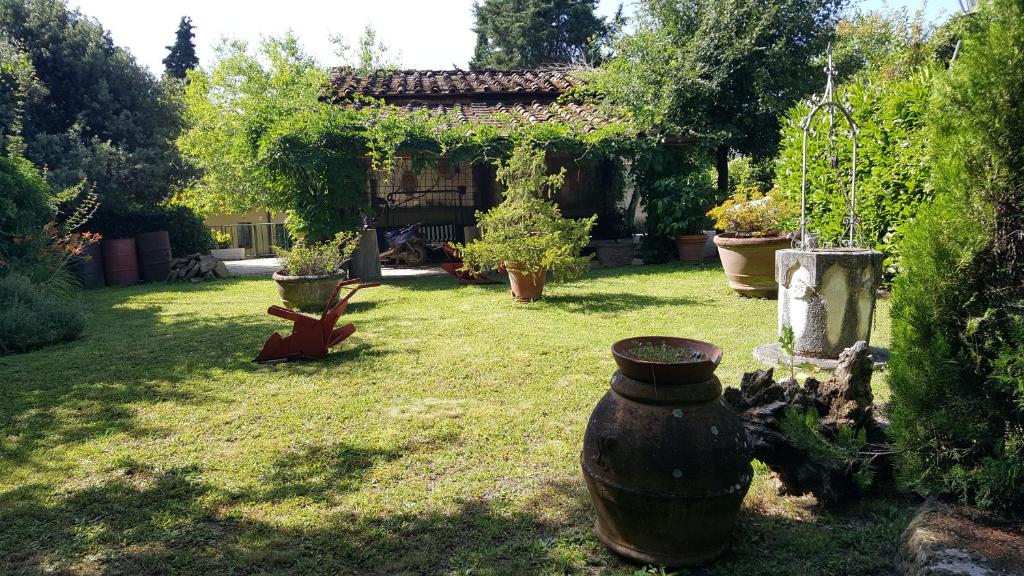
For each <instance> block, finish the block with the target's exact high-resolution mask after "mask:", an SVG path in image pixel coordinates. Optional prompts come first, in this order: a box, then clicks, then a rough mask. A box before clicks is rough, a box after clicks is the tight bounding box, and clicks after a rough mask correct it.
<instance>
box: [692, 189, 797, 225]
mask: <svg viewBox="0 0 1024 576" xmlns="http://www.w3.org/2000/svg"><path fill="white" fill-rule="evenodd" d="M799 214H800V209H799V208H798V207H797V206H796V205H795V204H794V203H793V201H792V200H790V199H788V198H786V197H785V196H783V195H782V194H780V193H779V189H778V188H772V189H771V190H770V191H769V192H768V193H767V194H764V193H762V192H761V191H760V190H758V189H757V188H756V187H752V188H741V189H739V190H737V191H736V192H735V193H734V194H733V195H732V197H730V198H729V199H728V200H726V201H725V202H723V203H722V204H721V205H720V206H718V207H717V208H714V209H713V210H711V211H709V212H708V216H710V217H711V218H712V219H714V220H715V228H716V229H718V230H722V231H724V232H728V233H730V234H735V235H737V236H741V237H761V236H772V235H775V234H779V233H781V232H785V231H786V230H791V229H792V227H793V224H794V219H795V218H796V217H797V216H798V215H799Z"/></svg>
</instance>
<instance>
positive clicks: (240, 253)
mask: <svg viewBox="0 0 1024 576" xmlns="http://www.w3.org/2000/svg"><path fill="white" fill-rule="evenodd" d="M210 256H213V257H214V258H216V259H217V260H245V248H214V249H213V250H210Z"/></svg>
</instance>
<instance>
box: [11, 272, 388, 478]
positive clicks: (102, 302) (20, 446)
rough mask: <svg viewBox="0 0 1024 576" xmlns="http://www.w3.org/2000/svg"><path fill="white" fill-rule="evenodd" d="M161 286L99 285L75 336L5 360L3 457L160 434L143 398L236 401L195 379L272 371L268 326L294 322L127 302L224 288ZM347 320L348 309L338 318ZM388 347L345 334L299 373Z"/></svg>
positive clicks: (19, 458) (258, 311)
mask: <svg viewBox="0 0 1024 576" xmlns="http://www.w3.org/2000/svg"><path fill="white" fill-rule="evenodd" d="M157 288H158V289H155V288H152V287H149V286H146V287H138V288H136V289H127V288H117V289H111V290H109V291H106V290H105V291H101V293H94V294H92V295H91V296H92V297H93V298H95V299H96V300H97V302H96V303H95V306H93V310H92V312H91V313H90V316H89V319H88V324H87V326H86V329H85V331H84V332H83V334H82V335H81V336H80V337H79V338H78V339H76V340H74V341H71V342H66V343H61V344H57V345H55V346H51V347H48V348H45V349H42V350H39V351H36V352H29V353H25V354H17V355H11V356H5V357H2V358H0V371H2V372H3V374H4V378H3V381H2V382H0V397H3V399H4V401H3V402H0V461H11V462H21V463H25V462H27V461H28V460H29V459H30V458H31V456H32V455H33V454H35V453H36V452H37V451H40V450H45V449H49V448H59V447H67V446H69V445H73V444H77V443H82V442H86V441H88V440H89V439H91V438H95V437H97V436H102V435H106V434H114V433H127V434H132V435H136V436H144V435H158V434H160V424H159V423H158V422H156V423H146V424H143V423H141V422H140V421H138V419H137V418H136V411H137V410H136V407H137V406H139V405H141V404H158V403H162V402H173V403H178V404H195V405H200V404H206V403H210V402H219V401H225V400H230V399H225V398H219V397H217V396H216V395H215V394H214V393H213V392H211V391H209V390H206V389H204V388H202V387H201V386H196V385H194V383H195V382H197V381H198V382H202V381H203V380H204V379H205V378H203V376H206V375H210V374H212V373H213V372H215V371H238V372H246V373H257V372H259V371H266V370H268V369H269V368H268V367H267V366H266V365H262V364H257V363H255V362H253V361H252V360H253V359H254V358H255V356H256V355H257V353H258V352H259V351H260V349H261V348H262V346H263V343H264V341H265V340H266V338H267V337H268V336H269V335H270V334H271V333H273V332H275V331H279V332H283V333H285V334H287V333H288V332H289V331H290V329H291V323H290V322H287V321H283V320H281V319H278V318H275V317H272V316H269V315H268V314H266V313H265V311H264V309H263V308H262V307H254V309H253V311H252V312H251V313H244V314H231V315H228V314H225V315H223V316H221V315H211V314H210V313H209V312H205V313H203V314H195V315H191V314H187V313H181V311H180V310H173V312H168V310H167V309H164V308H163V307H162V306H161V305H159V304H157V305H150V303H149V302H146V305H145V306H141V307H139V306H128V305H126V303H127V302H128V300H129V299H131V298H133V297H135V296H138V295H140V294H146V293H148V292H160V293H163V292H164V291H165V290H166V291H172V292H177V291H191V292H195V293H196V294H197V297H201V296H200V295H201V294H202V293H204V292H207V291H214V290H217V289H218V288H217V283H208V284H199V285H173V284H172V285H169V286H167V287H164V286H162V285H161V286H159V287H157ZM344 321H345V317H344V316H343V317H342V318H341V322H340V323H339V324H343V323H344ZM383 354H385V351H384V350H382V349H380V348H374V347H371V346H369V345H368V344H366V343H365V342H358V341H357V342H356V343H355V345H353V343H351V342H347V343H342V344H341V345H339V346H338V347H336V348H334V349H332V351H331V353H330V354H328V356H327V357H326V358H325V359H323V360H321V361H319V362H317V363H316V364H314V363H312V362H309V363H294V364H295V365H300V364H305V365H306V366H305V367H299V368H295V371H298V372H304V371H308V372H319V371H322V370H332V369H336V368H338V367H343V366H344V365H345V363H346V362H349V361H351V360H353V359H355V358H360V357H379V356H382V355H383ZM291 365H292V363H289V369H291ZM184 382H189V383H190V386H188V387H185V386H182V385H181V384H182V383H184Z"/></svg>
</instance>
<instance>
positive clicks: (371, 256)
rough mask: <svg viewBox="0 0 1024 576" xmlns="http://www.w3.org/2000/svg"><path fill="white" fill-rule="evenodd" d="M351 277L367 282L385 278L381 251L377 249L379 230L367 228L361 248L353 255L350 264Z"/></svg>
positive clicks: (361, 240) (360, 240)
mask: <svg viewBox="0 0 1024 576" xmlns="http://www.w3.org/2000/svg"><path fill="white" fill-rule="evenodd" d="M349 277H350V278H359V279H361V280H364V281H367V282H375V281H377V280H380V279H381V278H383V274H381V271H380V250H379V249H378V247H377V230H376V229H375V228H367V229H366V230H363V235H362V237H361V238H360V239H359V248H356V253H355V254H353V255H352V261H351V262H350V263H349Z"/></svg>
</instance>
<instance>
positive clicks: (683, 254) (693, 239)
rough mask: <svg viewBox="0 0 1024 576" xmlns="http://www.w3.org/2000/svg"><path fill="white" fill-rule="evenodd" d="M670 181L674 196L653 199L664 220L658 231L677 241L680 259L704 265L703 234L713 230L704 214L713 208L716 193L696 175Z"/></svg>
mask: <svg viewBox="0 0 1024 576" xmlns="http://www.w3.org/2000/svg"><path fill="white" fill-rule="evenodd" d="M670 180H671V185H672V186H673V188H674V193H672V194H670V195H667V196H664V197H661V198H657V199H655V200H652V202H653V203H654V206H653V208H654V210H655V211H656V212H657V213H658V214H659V215H660V219H659V220H660V221H661V224H660V225H659V226H658V230H657V231H658V232H660V233H662V234H666V235H668V236H670V237H672V238H674V239H675V242H676V250H677V252H678V253H679V260H681V261H683V262H701V261H703V260H704V246H705V245H706V244H707V240H708V237H707V235H706V234H705V233H704V231H705V230H707V229H708V228H709V227H710V221H709V220H708V218H707V216H706V215H705V213H706V212H707V210H708V207H709V206H713V205H714V202H715V200H714V190H713V189H712V188H710V187H709V186H707V185H706V183H705V182H704V181H703V180H701V179H700V178H698V177H697V176H696V175H695V174H684V175H680V176H677V177H673V178H671V179H670ZM662 185H668V183H665V184H662Z"/></svg>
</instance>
